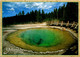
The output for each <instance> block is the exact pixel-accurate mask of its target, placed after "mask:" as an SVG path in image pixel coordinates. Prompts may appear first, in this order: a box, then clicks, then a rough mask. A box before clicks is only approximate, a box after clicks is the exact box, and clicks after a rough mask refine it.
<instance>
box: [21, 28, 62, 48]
mask: <svg viewBox="0 0 80 57" xmlns="http://www.w3.org/2000/svg"><path fill="white" fill-rule="evenodd" d="M60 36H61V35H60V33H59V32H57V31H55V30H50V29H30V30H26V31H24V32H22V33H20V38H21V39H22V40H23V41H24V42H25V43H27V44H30V45H36V46H43V47H48V46H56V45H58V44H60V42H61V38H60Z"/></svg>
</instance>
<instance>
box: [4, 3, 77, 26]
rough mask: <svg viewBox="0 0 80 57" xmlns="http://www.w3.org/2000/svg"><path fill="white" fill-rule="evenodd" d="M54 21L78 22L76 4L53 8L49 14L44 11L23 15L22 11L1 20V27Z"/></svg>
mask: <svg viewBox="0 0 80 57" xmlns="http://www.w3.org/2000/svg"><path fill="white" fill-rule="evenodd" d="M54 19H58V20H60V21H64V22H67V21H70V22H73V21H76V22H78V3H76V2H75V3H73V2H68V3H67V5H66V6H65V4H64V5H63V6H60V7H59V9H57V8H55V9H54V10H53V11H52V12H49V13H45V12H44V10H35V11H33V10H32V11H31V12H30V13H29V12H28V13H27V14H26V15H25V13H24V11H22V12H19V13H18V14H16V15H15V16H13V17H6V18H3V26H6V25H11V24H20V23H21V24H22V23H29V22H33V23H35V22H44V21H51V20H54Z"/></svg>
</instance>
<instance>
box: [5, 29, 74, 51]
mask: <svg viewBox="0 0 80 57" xmlns="http://www.w3.org/2000/svg"><path fill="white" fill-rule="evenodd" d="M6 40H8V41H9V42H10V43H12V44H14V45H16V46H18V47H21V48H24V49H27V50H32V51H37V52H45V51H57V50H61V49H67V48H69V47H70V46H71V45H72V44H73V43H75V39H73V37H72V36H71V34H70V33H69V32H68V31H63V30H59V29H52V28H36V29H23V30H22V29H21V30H18V31H16V32H13V33H11V34H9V35H8V37H7V38H6Z"/></svg>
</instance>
